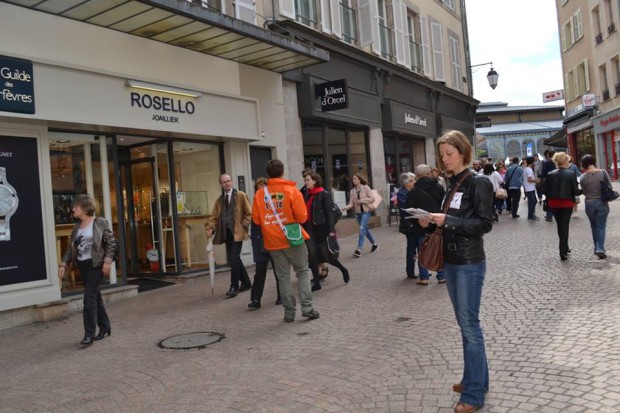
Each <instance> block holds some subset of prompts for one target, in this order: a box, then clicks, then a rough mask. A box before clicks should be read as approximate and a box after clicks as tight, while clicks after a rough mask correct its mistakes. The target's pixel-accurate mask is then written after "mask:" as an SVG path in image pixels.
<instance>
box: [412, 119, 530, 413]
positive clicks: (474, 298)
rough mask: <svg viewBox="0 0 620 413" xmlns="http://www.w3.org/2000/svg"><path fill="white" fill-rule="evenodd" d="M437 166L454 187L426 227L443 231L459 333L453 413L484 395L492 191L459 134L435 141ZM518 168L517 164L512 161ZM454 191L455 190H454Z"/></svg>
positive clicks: (463, 412)
mask: <svg viewBox="0 0 620 413" xmlns="http://www.w3.org/2000/svg"><path fill="white" fill-rule="evenodd" d="M437 153H438V154H439V158H438V164H439V166H440V167H441V168H442V169H444V170H446V171H447V172H448V173H450V174H451V175H452V176H451V178H450V189H448V195H447V196H446V199H449V198H450V192H451V189H452V188H455V186H456V185H458V184H459V183H460V185H459V186H458V189H457V191H456V193H455V194H454V196H453V197H452V198H451V199H452V201H451V202H450V204H449V209H448V213H447V214H443V213H434V214H432V215H431V217H432V218H431V222H429V221H423V220H420V224H421V225H422V226H427V225H429V224H430V223H434V224H436V225H438V226H441V227H443V248H444V249H443V253H444V274H445V277H446V280H447V286H448V294H449V295H450V301H451V302H452V306H453V307H454V313H455V315H456V321H457V323H458V325H459V327H460V329H461V336H462V341H463V356H464V359H465V360H464V361H465V367H464V370H463V377H462V379H461V382H460V383H457V384H455V385H453V386H452V390H454V391H455V392H458V393H461V397H460V400H459V402H458V403H457V404H456V406H455V407H454V411H455V413H468V412H473V411H476V410H479V409H480V408H481V407H482V406H483V405H484V399H485V392H486V391H487V390H488V389H489V368H488V364H487V357H486V351H485V346H484V337H483V334H482V328H481V327H480V320H479V314H480V301H481V299H482V286H483V284H484V277H485V273H486V258H485V252H484V244H483V235H484V234H486V233H487V232H489V231H491V229H492V228H493V206H492V199H493V186H492V185H491V182H489V180H488V179H487V178H484V177H479V176H473V175H472V174H471V172H470V171H469V169H468V168H467V165H469V162H471V156H472V147H471V144H470V143H469V139H467V137H466V136H465V135H464V134H463V133H461V132H459V131H449V132H446V133H444V134H443V135H442V136H441V137H440V138H439V139H438V140H437ZM517 162H518V159H517ZM455 189H456V188H455Z"/></svg>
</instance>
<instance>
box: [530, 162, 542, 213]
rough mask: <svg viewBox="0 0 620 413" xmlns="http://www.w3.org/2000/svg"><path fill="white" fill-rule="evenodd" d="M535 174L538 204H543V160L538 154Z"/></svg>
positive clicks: (534, 167)
mask: <svg viewBox="0 0 620 413" xmlns="http://www.w3.org/2000/svg"><path fill="white" fill-rule="evenodd" d="M532 169H534V176H535V177H536V198H538V204H539V205H540V204H542V161H541V160H540V158H539V157H538V154H535V155H534V166H533V167H532Z"/></svg>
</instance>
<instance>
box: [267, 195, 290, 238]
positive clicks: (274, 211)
mask: <svg viewBox="0 0 620 413" xmlns="http://www.w3.org/2000/svg"><path fill="white" fill-rule="evenodd" d="M263 190H264V192H265V196H266V197H267V199H268V200H269V201H268V202H269V206H270V207H271V210H272V211H273V215H275V217H276V221H278V225H279V226H280V229H281V230H282V232H283V233H284V235H286V228H285V227H284V224H282V220H281V219H280V214H278V211H277V210H276V206H275V205H274V203H273V199H271V194H270V193H269V190H268V189H267V186H266V185H265V186H264V187H263Z"/></svg>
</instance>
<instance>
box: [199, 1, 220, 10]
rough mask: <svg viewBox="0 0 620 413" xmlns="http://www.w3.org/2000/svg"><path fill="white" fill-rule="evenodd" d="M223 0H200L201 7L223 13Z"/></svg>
mask: <svg viewBox="0 0 620 413" xmlns="http://www.w3.org/2000/svg"><path fill="white" fill-rule="evenodd" d="M223 2H224V0H202V7H204V8H205V9H209V10H213V11H217V12H220V13H224V8H223V6H224V5H223V4H222V3H223Z"/></svg>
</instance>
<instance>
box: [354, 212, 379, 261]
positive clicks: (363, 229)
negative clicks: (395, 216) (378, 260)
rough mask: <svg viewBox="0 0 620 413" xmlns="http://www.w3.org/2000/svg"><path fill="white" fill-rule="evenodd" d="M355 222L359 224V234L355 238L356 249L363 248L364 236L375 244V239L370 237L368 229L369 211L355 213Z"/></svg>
mask: <svg viewBox="0 0 620 413" xmlns="http://www.w3.org/2000/svg"><path fill="white" fill-rule="evenodd" d="M355 217H356V218H357V223H358V224H359V225H360V235H359V238H358V239H357V249H358V250H360V251H361V250H362V248H364V236H366V238H368V241H370V243H371V244H372V245H375V239H374V238H373V237H372V234H371V233H370V230H369V229H368V219H369V218H370V211H366V212H362V213H360V214H356V215H355Z"/></svg>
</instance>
